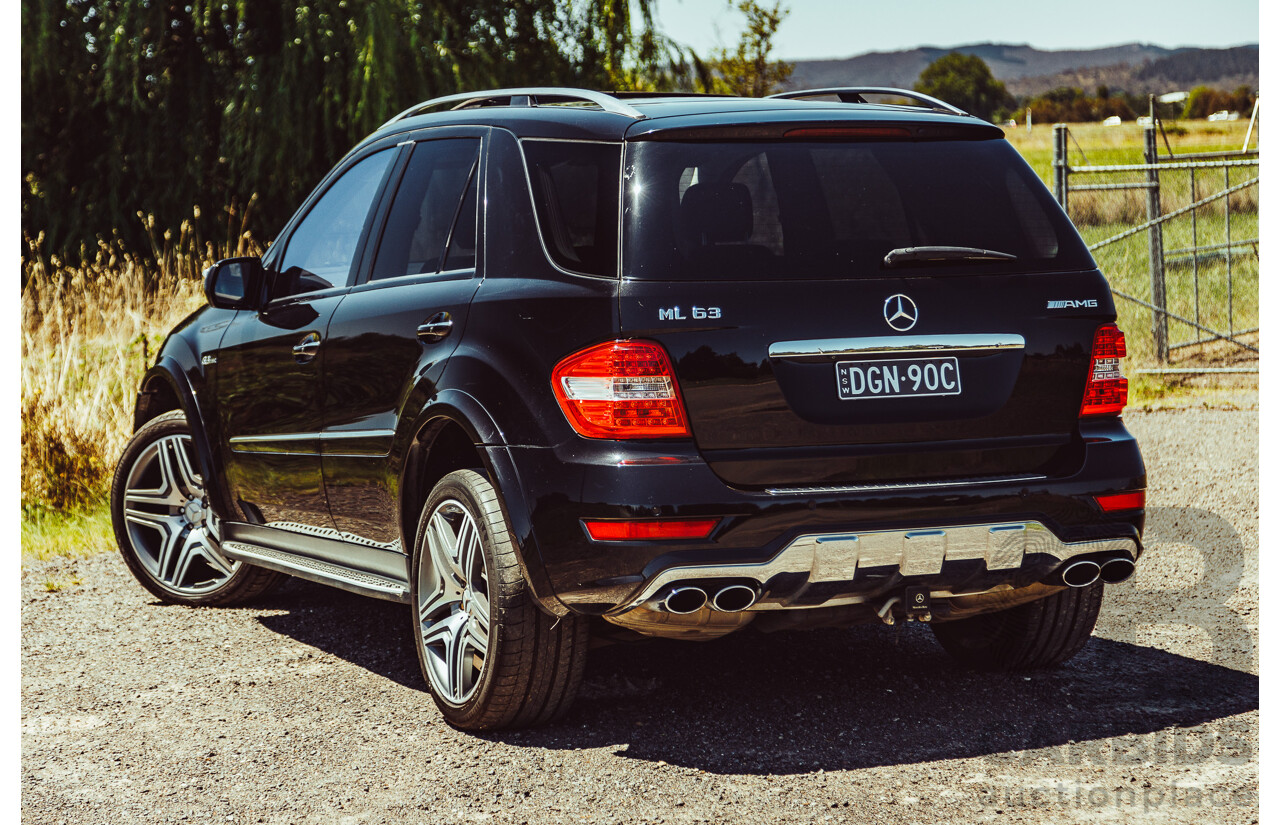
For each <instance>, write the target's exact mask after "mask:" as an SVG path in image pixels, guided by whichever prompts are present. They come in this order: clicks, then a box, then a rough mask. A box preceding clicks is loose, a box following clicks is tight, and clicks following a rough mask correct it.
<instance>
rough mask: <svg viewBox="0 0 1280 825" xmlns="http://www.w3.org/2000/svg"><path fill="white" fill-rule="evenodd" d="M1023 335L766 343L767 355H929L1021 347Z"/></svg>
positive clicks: (797, 357) (821, 357)
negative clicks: (767, 345)
mask: <svg viewBox="0 0 1280 825" xmlns="http://www.w3.org/2000/svg"><path fill="white" fill-rule="evenodd" d="M1026 345H1027V342H1026V339H1025V338H1023V337H1022V336H1021V335H1018V334H1016V333H960V334H956V335H873V336H871V337H869V338H817V339H813V340H809V341H777V342H775V343H772V344H770V345H769V357H770V358H788V359H793V360H826V359H828V358H844V357H846V356H850V355H906V354H909V353H926V354H930V355H936V354H939V353H942V354H947V353H950V354H957V355H963V354H966V353H977V352H985V351H995V350H1007V349H1023V348H1025V347H1026Z"/></svg>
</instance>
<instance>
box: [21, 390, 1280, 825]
mask: <svg viewBox="0 0 1280 825" xmlns="http://www.w3.org/2000/svg"><path fill="white" fill-rule="evenodd" d="M1128 422H1129V425H1130V427H1131V428H1132V429H1133V430H1134V431H1135V432H1136V434H1137V435H1138V437H1139V438H1140V439H1141V442H1142V446H1143V449H1144V452H1145V455H1146V458H1147V462H1148V468H1149V473H1150V485H1151V491H1150V494H1149V498H1148V506H1149V507H1150V510H1149V518H1148V534H1147V540H1148V550H1147V555H1146V556H1145V557H1144V559H1143V563H1142V564H1141V565H1139V570H1140V573H1139V575H1138V576H1137V577H1136V578H1135V579H1133V580H1132V581H1130V582H1128V583H1126V584H1124V585H1118V586H1114V587H1112V588H1109V591H1108V595H1107V598H1106V602H1105V605H1104V609H1103V617H1102V619H1101V621H1100V622H1099V626H1098V630H1097V632H1096V634H1095V636H1094V638H1093V639H1092V640H1091V641H1090V643H1089V644H1088V645H1087V646H1086V648H1085V650H1084V652H1083V653H1082V654H1081V655H1079V656H1078V657H1076V658H1075V659H1074V660H1073V661H1071V662H1070V663H1068V664H1067V665H1066V666H1064V667H1062V668H1060V669H1059V670H1057V671H1052V672H1042V673H1035V674H1030V675H1022V674H1018V675H996V676H992V675H982V674H976V673H971V672H965V671H962V670H959V669H957V668H955V667H953V666H952V665H951V664H950V662H949V661H948V660H947V658H946V657H945V655H944V654H943V653H942V651H941V649H940V648H939V647H938V646H937V644H936V643H935V642H934V641H933V637H932V634H931V633H929V632H928V630H927V629H925V628H920V627H900V628H897V629H889V628H883V627H859V628H854V629H851V630H839V631H837V630H831V631H811V632H793V633H779V634H774V635H764V634H754V633H751V634H748V633H743V634H738V635H737V636H732V637H729V638H726V639H724V640H721V641H718V642H714V643H707V644H691V643H683V644H681V643H675V642H653V643H650V644H644V645H628V646H614V647H607V648H602V649H599V650H596V651H594V652H593V658H592V659H591V661H590V663H589V665H588V672H587V680H586V685H585V686H584V690H583V694H582V697H581V698H580V700H579V701H578V703H577V705H575V707H574V709H573V710H572V711H571V713H570V714H569V716H568V717H567V718H566V719H565V720H564V721H563V722H562V723H560V724H559V725H557V726H554V727H550V728H544V729H539V730H532V731H521V732H512V733H499V734H490V735H482V736H478V735H474V734H467V733H461V732H458V731H455V730H453V729H451V728H450V727H448V726H447V725H445V724H444V723H443V722H442V721H441V720H440V717H439V716H438V714H437V713H436V710H435V707H434V705H433V704H432V702H431V700H430V698H429V697H428V696H427V694H426V693H425V687H424V685H423V683H422V680H421V678H420V677H419V675H418V669H417V662H416V660H415V658H414V652H413V647H412V643H411V641H410V636H409V613H408V608H406V607H403V606H399V605H393V604H388V603H384V602H378V601H374V600H370V599H363V598H360V597H357V596H351V595H347V594H345V593H341V592H338V591H335V590H330V589H327V588H324V587H321V586H318V585H312V584H309V583H306V582H302V581H294V582H291V583H290V584H289V585H288V586H287V587H285V588H283V589H282V590H280V591H279V592H278V593H277V594H276V595H274V596H272V597H271V598H270V600H268V601H266V602H264V603H262V604H260V605H256V606H253V607H247V608H238V609H188V608H183V607H171V606H164V605H161V604H158V603H157V602H156V601H155V600H154V599H153V598H152V597H151V596H150V595H148V594H147V593H146V592H145V591H143V590H142V588H141V587H139V586H137V585H136V584H135V583H134V582H133V580H132V579H131V578H130V576H129V574H128V572H127V571H126V569H125V567H124V564H123V563H122V562H121V561H120V559H119V557H118V556H116V555H115V554H108V555H101V556H97V557H94V558H90V559H84V560H77V561H67V560H62V561H55V562H48V563H39V564H35V565H33V566H31V567H30V568H29V569H27V570H25V571H24V573H23V605H22V632H23V654H22V723H23V736H22V789H23V797H22V808H23V814H24V820H25V821H28V822H32V823H36V822H39V823H123V822H166V823H172V822H201V823H211V822H219V823H221V822H227V823H256V822H266V823H295V822H315V823H380V822H422V823H451V822H494V823H522V822H530V823H542V822H573V823H578V822H625V823H633V822H645V821H647V822H664V823H684V822H699V821H701V822H757V821H769V822H857V823H862V822H872V821H879V822H890V821H892V822H900V823H914V822H920V823H932V822H951V821H955V822H985V821H999V822H1002V823H1004V822H1077V821H1089V822H1093V821H1116V822H1144V821H1151V822H1157V821H1158V822H1162V823H1164V822H1195V823H1206V822H1242V823H1247V822H1256V821H1257V801H1256V790H1257V782H1258V762H1257V746H1258V679H1257V675H1256V674H1257V655H1256V645H1255V640H1256V635H1257V626H1258V625H1257V616H1258V567H1257V556H1258V504H1257V503H1258V414H1257V411H1256V409H1255V410H1205V409H1199V410H1193V409H1187V410H1176V411H1161V412H1156V413H1145V414H1144V413H1132V414H1130V415H1129V416H1128ZM50 587H55V588H60V589H57V590H54V591H50V590H49V588H50Z"/></svg>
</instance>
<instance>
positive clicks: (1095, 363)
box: [1080, 324, 1129, 417]
mask: <svg viewBox="0 0 1280 825" xmlns="http://www.w3.org/2000/svg"><path fill="white" fill-rule="evenodd" d="M1124 356H1125V348H1124V333H1123V332H1121V331H1120V328H1119V327H1117V326H1116V325H1115V324H1103V325H1102V326H1100V327H1098V331H1097V332H1095V333H1094V335H1093V352H1092V353H1091V354H1090V356H1089V376H1088V378H1087V379H1086V381H1085V385H1084V400H1083V401H1081V402H1080V416H1081V417H1084V416H1086V415H1119V414H1120V413H1121V412H1122V411H1123V410H1124V405H1125V404H1127V403H1129V379H1127V378H1125V377H1124V376H1123V375H1122V374H1121V373H1120V360H1121V359H1122V358H1124Z"/></svg>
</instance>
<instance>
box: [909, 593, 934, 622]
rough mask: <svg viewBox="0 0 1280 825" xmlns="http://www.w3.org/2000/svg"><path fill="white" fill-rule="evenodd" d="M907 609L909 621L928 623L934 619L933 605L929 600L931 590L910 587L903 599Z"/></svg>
mask: <svg viewBox="0 0 1280 825" xmlns="http://www.w3.org/2000/svg"><path fill="white" fill-rule="evenodd" d="M902 601H903V604H904V605H905V607H906V612H907V621H909V622H927V621H930V620H931V619H933V612H932V605H931V603H930V600H929V588H927V587H908V588H907V592H906V596H905V597H904V598H903V600H902Z"/></svg>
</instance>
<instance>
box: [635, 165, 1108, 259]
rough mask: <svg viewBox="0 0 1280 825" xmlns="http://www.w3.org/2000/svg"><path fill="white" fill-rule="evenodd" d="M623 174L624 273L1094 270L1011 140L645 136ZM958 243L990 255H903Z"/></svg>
mask: <svg viewBox="0 0 1280 825" xmlns="http://www.w3.org/2000/svg"><path fill="white" fill-rule="evenodd" d="M626 164H627V167H626V172H625V180H626V187H625V211H624V218H623V224H624V230H623V231H624V242H623V250H624V251H623V274H624V275H625V276H627V277H633V278H644V279H649V280H674V279H689V280H694V279H696V280H706V279H734V280H737V279H743V278H796V279H802V278H843V277H857V276H864V277H876V276H883V275H888V274H900V273H903V272H906V271H913V272H923V271H938V270H945V271H956V270H957V268H963V271H966V272H971V271H987V272H993V271H994V272H1008V271H1013V269H1016V270H1018V271H1028V270H1030V271H1046V270H1078V269H1091V268H1093V259H1092V257H1091V256H1090V255H1089V253H1088V251H1087V250H1086V249H1085V247H1084V244H1083V243H1082V242H1081V240H1080V237H1079V235H1078V234H1077V233H1076V231H1075V229H1074V227H1072V225H1071V223H1070V221H1068V220H1067V218H1066V216H1065V215H1064V214H1063V213H1062V210H1061V209H1059V207H1058V205H1057V203H1056V202H1055V201H1054V200H1053V198H1052V196H1051V195H1050V194H1049V192H1048V190H1046V189H1045V187H1044V184H1042V183H1041V182H1040V179H1039V178H1038V177H1036V175H1035V173H1034V172H1033V171H1032V170H1031V169H1030V167H1028V166H1027V164H1026V163H1025V162H1024V161H1023V160H1022V159H1021V157H1019V156H1018V154H1017V152H1016V151H1015V150H1014V149H1013V147H1011V146H1010V145H1009V144H1008V143H1007V142H1005V141H1003V140H981V141H934V142H915V141H893V142H888V141H886V142H879V143H875V142H856V143H853V142H850V143H834V142H821V143H820V142H814V143H802V142H790V141H789V142H770V143H679V142H666V141H647V142H636V143H633V144H631V145H630V146H629V148H628V155H627V160H626ZM922 246H962V247H974V248H977V249H985V250H993V251H996V252H1003V253H1006V254H1009V255H1015V256H1017V260H1016V261H1009V262H1000V263H994V262H992V261H989V260H988V261H983V262H947V263H944V264H938V263H928V264H921V263H913V262H906V263H903V262H899V263H898V264H897V265H896V266H895V267H894V268H892V269H887V268H886V267H885V264H884V257H885V255H886V254H887V253H888V252H890V251H891V250H894V249H904V248H910V247H922Z"/></svg>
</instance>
